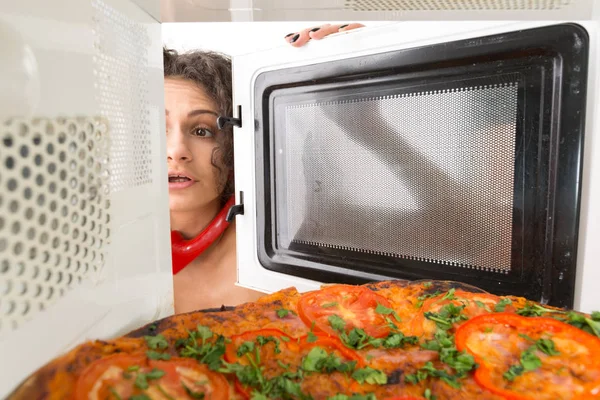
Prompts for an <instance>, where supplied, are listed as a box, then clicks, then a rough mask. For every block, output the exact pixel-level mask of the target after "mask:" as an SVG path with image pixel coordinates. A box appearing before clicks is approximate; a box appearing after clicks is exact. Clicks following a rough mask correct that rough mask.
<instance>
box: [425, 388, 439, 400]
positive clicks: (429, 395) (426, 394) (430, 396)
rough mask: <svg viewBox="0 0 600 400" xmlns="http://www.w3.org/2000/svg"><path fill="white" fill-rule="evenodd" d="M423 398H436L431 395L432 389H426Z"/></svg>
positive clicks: (428, 399) (430, 399)
mask: <svg viewBox="0 0 600 400" xmlns="http://www.w3.org/2000/svg"><path fill="white" fill-rule="evenodd" d="M423 397H425V399H426V400H435V399H436V397H435V396H434V395H433V394H431V389H429V388H427V389H425V392H424V393H423Z"/></svg>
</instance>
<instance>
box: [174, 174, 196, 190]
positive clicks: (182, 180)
mask: <svg viewBox="0 0 600 400" xmlns="http://www.w3.org/2000/svg"><path fill="white" fill-rule="evenodd" d="M194 183H196V181H195V180H193V179H191V178H190V177H188V176H185V175H181V174H169V190H176V189H185V188H188V187H190V186H192V185H193V184H194Z"/></svg>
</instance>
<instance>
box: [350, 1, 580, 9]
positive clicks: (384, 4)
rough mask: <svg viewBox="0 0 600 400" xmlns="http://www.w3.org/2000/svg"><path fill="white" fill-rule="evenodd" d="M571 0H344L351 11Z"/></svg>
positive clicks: (541, 5) (558, 5) (554, 5)
mask: <svg viewBox="0 0 600 400" xmlns="http://www.w3.org/2000/svg"><path fill="white" fill-rule="evenodd" d="M572 3H573V0H346V1H345V3H344V6H345V8H346V9H351V10H353V11H445V10H448V11H457V10H467V11H477V10H480V11H484V10H506V11H515V10H560V9H563V8H565V7H569V6H571V4H572Z"/></svg>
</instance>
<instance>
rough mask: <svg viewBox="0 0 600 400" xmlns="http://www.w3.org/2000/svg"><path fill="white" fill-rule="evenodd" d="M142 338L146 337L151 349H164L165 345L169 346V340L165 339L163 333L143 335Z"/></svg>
mask: <svg viewBox="0 0 600 400" xmlns="http://www.w3.org/2000/svg"><path fill="white" fill-rule="evenodd" d="M144 339H146V343H147V344H148V347H150V348H151V349H153V350H157V349H160V350H164V349H166V348H167V347H169V342H167V339H165V337H164V336H163V335H156V336H144Z"/></svg>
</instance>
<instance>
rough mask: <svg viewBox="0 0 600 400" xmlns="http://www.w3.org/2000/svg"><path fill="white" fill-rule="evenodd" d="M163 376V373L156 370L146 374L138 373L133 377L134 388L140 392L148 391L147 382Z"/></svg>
mask: <svg viewBox="0 0 600 400" xmlns="http://www.w3.org/2000/svg"><path fill="white" fill-rule="evenodd" d="M164 374H165V371H163V370H160V369H158V368H154V369H153V370H152V371H150V372H147V373H143V372H140V373H138V374H137V376H136V377H135V386H136V387H138V388H140V389H142V390H145V389H148V387H149V385H148V380H151V379H158V378H160V377H162V376H163V375H164Z"/></svg>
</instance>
